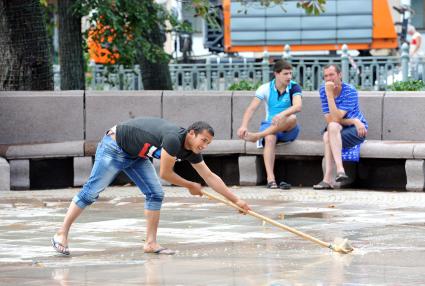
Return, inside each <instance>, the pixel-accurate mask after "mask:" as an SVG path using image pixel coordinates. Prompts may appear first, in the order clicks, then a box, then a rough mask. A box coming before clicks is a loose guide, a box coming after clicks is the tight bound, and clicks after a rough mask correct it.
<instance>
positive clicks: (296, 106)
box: [272, 95, 303, 125]
mask: <svg viewBox="0 0 425 286" xmlns="http://www.w3.org/2000/svg"><path fill="white" fill-rule="evenodd" d="M302 105H303V104H302V98H301V95H296V96H294V97H293V98H292V106H291V107H289V108H288V109H286V110H284V111H282V112H281V113H279V114H277V115H276V116H275V117H273V119H272V122H273V124H276V125H278V124H279V122H280V120H282V119H284V118H287V117H288V116H290V115H292V114H296V113H298V112H301V108H302Z"/></svg>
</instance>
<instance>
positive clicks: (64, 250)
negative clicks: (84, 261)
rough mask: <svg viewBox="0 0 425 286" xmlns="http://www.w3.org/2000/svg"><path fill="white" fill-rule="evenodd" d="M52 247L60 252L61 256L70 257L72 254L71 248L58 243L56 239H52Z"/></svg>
mask: <svg viewBox="0 0 425 286" xmlns="http://www.w3.org/2000/svg"><path fill="white" fill-rule="evenodd" d="M52 246H53V248H54V249H55V250H56V252H59V253H60V254H63V255H70V254H71V253H70V252H69V247H68V246H65V245H63V244H62V243H60V242H58V241H56V240H55V237H52ZM61 248H62V249H61Z"/></svg>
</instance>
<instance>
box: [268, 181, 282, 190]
mask: <svg viewBox="0 0 425 286" xmlns="http://www.w3.org/2000/svg"><path fill="white" fill-rule="evenodd" d="M267 189H279V186H278V185H277V184H276V182H275V181H270V182H268V183H267Z"/></svg>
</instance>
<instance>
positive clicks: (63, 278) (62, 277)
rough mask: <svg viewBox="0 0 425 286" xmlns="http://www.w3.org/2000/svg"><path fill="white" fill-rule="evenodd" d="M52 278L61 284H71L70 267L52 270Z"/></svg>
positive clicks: (65, 285) (62, 285) (63, 285)
mask: <svg viewBox="0 0 425 286" xmlns="http://www.w3.org/2000/svg"><path fill="white" fill-rule="evenodd" d="M52 278H53V279H54V280H55V281H58V282H59V285H61V286H68V285H69V268H56V269H53V271H52Z"/></svg>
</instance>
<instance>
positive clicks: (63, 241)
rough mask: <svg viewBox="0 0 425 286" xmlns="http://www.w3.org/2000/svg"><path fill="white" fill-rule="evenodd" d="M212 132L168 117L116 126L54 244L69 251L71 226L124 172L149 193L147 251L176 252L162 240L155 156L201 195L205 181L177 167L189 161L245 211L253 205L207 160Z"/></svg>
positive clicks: (166, 175) (166, 174)
mask: <svg viewBox="0 0 425 286" xmlns="http://www.w3.org/2000/svg"><path fill="white" fill-rule="evenodd" d="M213 137H214V130H213V128H212V127H211V126H210V125H209V124H208V123H206V122H203V121H198V122H195V123H193V124H192V125H191V126H189V127H188V128H187V129H185V128H183V127H179V126H177V125H175V124H173V123H171V122H168V121H166V120H164V119H160V118H153V117H140V118H135V119H132V120H129V121H126V122H123V123H120V124H118V125H116V126H114V127H112V128H111V129H110V130H108V131H107V132H106V134H105V136H104V137H103V139H102V141H101V142H100V143H99V145H98V148H97V150H96V155H95V162H94V165H93V169H92V172H91V175H90V177H89V179H88V181H87V182H86V183H85V184H84V186H83V188H82V189H81V191H80V192H79V193H78V194H77V195H76V196H75V197H74V198H73V200H72V202H71V204H70V206H69V208H68V211H67V213H66V215H65V218H64V221H63V224H62V226H61V228H60V229H59V230H58V231H57V232H56V234H55V235H54V236H53V238H52V245H53V248H54V249H55V250H56V251H57V252H59V253H61V254H64V255H70V251H69V247H68V234H69V230H70V228H71V225H72V224H73V223H74V221H75V220H76V219H77V218H78V217H79V215H80V214H81V213H82V212H83V210H84V209H85V208H86V207H87V206H89V205H91V204H92V203H94V202H95V201H96V200H97V199H98V197H99V195H100V193H101V192H102V191H103V190H104V189H105V188H106V187H107V186H109V184H111V182H112V181H113V180H114V178H115V177H116V176H117V175H118V174H119V173H120V172H121V171H123V172H124V173H126V174H127V176H128V177H129V178H130V179H131V180H132V181H133V182H134V183H135V184H136V185H137V186H138V187H139V189H140V190H141V191H142V192H143V194H144V195H145V217H146V241H145V244H144V252H145V253H156V254H174V253H175V251H173V250H171V249H168V248H165V247H162V246H161V245H160V244H159V243H158V242H157V229H158V224H159V217H160V210H161V205H162V201H163V198H164V191H163V190H162V186H161V183H160V180H159V178H158V176H157V174H156V171H155V168H154V166H153V164H152V162H151V160H150V158H156V159H159V160H160V172H159V173H160V177H161V178H162V179H164V180H167V181H168V182H170V183H172V184H174V185H178V186H182V187H185V188H187V189H188V190H189V192H190V193H191V194H192V195H194V196H202V192H201V188H202V186H201V185H200V184H199V183H195V182H191V181H188V180H186V179H184V178H182V177H180V176H179V175H177V174H176V173H175V172H174V170H173V167H174V164H175V162H176V161H177V160H179V161H180V160H187V161H189V162H190V163H191V165H192V166H193V168H194V169H195V170H196V172H197V173H198V174H199V175H200V176H201V177H202V178H203V179H204V181H205V182H206V183H207V184H208V185H209V186H210V187H211V188H212V189H214V190H215V191H216V192H218V193H220V194H221V195H223V196H224V197H226V198H227V199H228V200H230V201H231V202H233V203H235V204H236V205H238V206H239V207H240V208H242V209H243V210H244V211H245V212H247V211H248V210H250V207H249V206H248V204H247V203H246V202H245V201H243V200H241V199H239V198H238V197H237V196H236V195H235V194H233V193H232V192H231V191H230V190H229V189H228V188H227V187H226V185H225V184H224V182H223V180H222V179H221V178H220V177H218V176H217V175H216V174H214V173H213V172H211V170H210V169H209V168H208V166H207V165H206V164H205V162H204V161H203V158H202V155H201V152H202V151H203V150H204V149H205V148H207V146H208V144H210V143H211V141H212V140H213Z"/></svg>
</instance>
